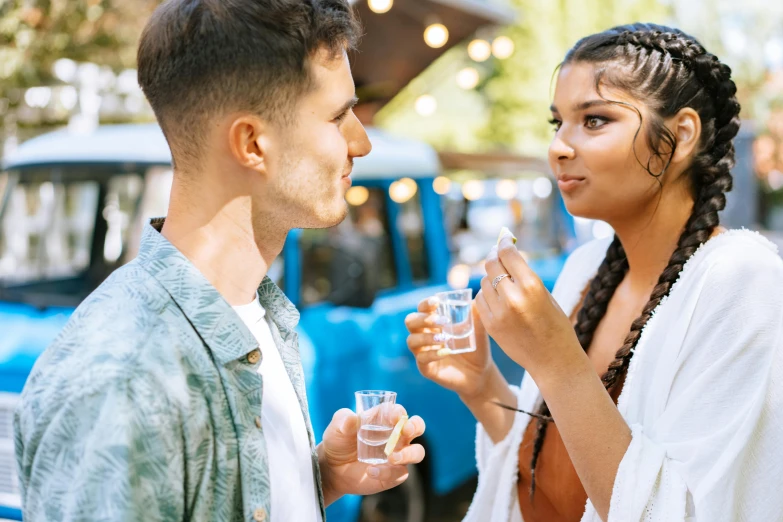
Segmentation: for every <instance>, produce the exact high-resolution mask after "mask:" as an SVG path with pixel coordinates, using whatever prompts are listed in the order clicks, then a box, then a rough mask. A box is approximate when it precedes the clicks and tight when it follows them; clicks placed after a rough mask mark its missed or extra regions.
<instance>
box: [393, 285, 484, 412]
mask: <svg viewBox="0 0 783 522" xmlns="http://www.w3.org/2000/svg"><path fill="white" fill-rule="evenodd" d="M436 308H437V301H436V300H435V299H425V300H424V301H422V302H421V303H419V308H418V312H414V313H412V314H410V315H408V317H407V318H405V326H406V327H407V328H408V331H409V332H410V335H409V336H408V348H409V349H410V351H411V352H412V353H413V355H414V356H415V357H416V364H417V366H418V368H419V372H421V374H422V375H423V376H424V377H426V378H427V379H429V380H431V381H433V382H436V383H437V384H439V385H441V386H443V387H444V388H447V389H449V390H452V391H455V392H457V393H458V394H459V395H460V397H461V398H462V399H463V400H470V399H472V398H474V397H476V396H477V395H478V394H479V393H480V392H481V391H482V390H483V388H484V386H485V384H486V383H487V379H488V378H489V376H490V375H492V370H493V369H494V367H495V365H494V363H493V361H492V357H491V355H490V349H489V337H488V336H487V332H486V330H485V329H484V326H483V325H482V324H481V321H480V320H479V317H478V314H477V312H476V306H475V304H474V305H473V307H472V312H473V328H474V332H475V338H476V351H475V352H467V353H462V354H459V355H438V350H440V349H442V348H444V346H445V345H444V343H445V341H444V340H443V338H442V337H440V336H439V334H442V329H441V325H440V324H438V322H437V320H438V317H439V316H438V315H437V314H436V313H435V310H436Z"/></svg>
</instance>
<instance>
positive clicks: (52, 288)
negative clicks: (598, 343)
mask: <svg viewBox="0 0 783 522" xmlns="http://www.w3.org/2000/svg"><path fill="white" fill-rule="evenodd" d="M369 134H370V138H371V140H372V142H373V145H374V148H373V152H372V154H371V155H370V156H368V157H366V158H361V159H357V160H356V163H355V170H354V186H353V187H352V188H351V189H350V191H349V192H348V194H347V196H346V199H347V201H348V203H349V207H350V215H349V217H348V219H346V221H345V222H344V223H342V224H341V225H339V226H337V227H335V228H333V229H328V230H294V231H292V232H291V233H290V234H289V237H288V239H287V242H286V244H285V247H284V250H283V253H282V255H281V256H280V258H279V259H278V260H277V262H276V263H275V265H273V266H272V267H271V269H270V276H271V277H272V278H273V279H274V280H275V281H276V282H277V283H278V284H279V286H280V287H281V288H283V290H284V291H285V292H286V294H287V295H288V296H289V297H290V299H291V300H292V301H293V302H294V303H295V304H296V305H297V307H298V308H299V309H300V310H301V312H302V313H301V322H300V326H299V334H300V337H299V339H300V349H301V352H302V361H303V365H304V371H305V375H306V379H307V394H308V399H309V401H310V413H311V416H312V421H313V427H314V429H315V432H316V434H318V435H319V436H320V434H321V433H322V432H323V430H324V429H325V427H326V425H327V424H328V422H329V420H330V419H331V416H332V414H333V413H334V412H335V411H337V410H338V409H340V408H342V407H353V392H354V391H355V390H360V389H389V390H394V391H396V392H398V401H399V402H400V403H401V404H404V405H405V406H406V407H407V408H408V410H409V411H410V412H411V413H412V414H417V415H421V416H422V417H423V418H424V419H425V420H426V422H427V433H426V435H425V437H424V440H423V441H422V442H423V444H424V445H425V447H426V450H427V458H426V460H425V461H424V463H423V464H422V465H420V466H418V467H416V468H415V469H412V470H411V476H410V479H409V480H408V481H407V482H406V483H405V484H404V485H403V486H401V487H400V488H397V489H395V490H392V491H389V492H387V493H383V494H380V495H375V496H372V497H363V498H360V497H346V498H344V499H342V500H340V501H339V502H337V503H335V504H334V505H333V506H331V507H330V508H329V509H328V516H329V519H330V520H332V521H338V522H339V521H345V522H348V521H359V520H363V521H373V520H389V521H393V520H399V521H409V522H421V521H423V520H426V519H427V509H428V504H430V503H431V502H432V500H433V499H436V498H437V497H439V496H442V495H444V494H447V493H449V492H451V491H453V490H454V489H455V488H456V487H457V486H459V485H461V484H463V483H464V482H465V481H467V480H469V479H471V478H472V477H474V476H475V474H476V468H475V460H474V448H473V445H474V433H475V424H474V420H473V418H472V417H471V415H470V413H469V411H468V410H467V409H466V408H465V407H464V406H463V405H462V403H461V402H460V401H459V399H458V398H457V396H456V395H455V394H453V393H451V392H448V391H446V390H444V389H443V388H440V387H439V386H437V385H435V384H433V383H431V382H429V381H427V380H425V379H423V378H422V377H421V376H420V375H419V373H418V371H417V369H416V364H415V360H414V358H413V357H412V356H411V354H410V353H409V351H408V349H407V346H406V337H407V332H406V330H405V326H404V318H405V316H406V315H407V314H408V313H410V312H412V311H414V310H415V308H416V305H417V303H418V302H419V301H420V300H421V299H424V298H426V297H428V296H431V295H432V294H434V293H435V292H438V291H441V290H444V289H446V288H448V283H447V281H448V280H449V269H450V268H451V267H452V255H451V251H450V248H449V245H450V242H449V241H450V237H449V236H450V234H449V231H448V230H447V228H448V227H447V226H446V225H445V223H444V221H445V220H444V208H445V207H446V205H447V202H446V201H445V200H446V199H447V198H443V197H442V196H440V195H439V194H437V193H436V192H435V190H434V188H433V182H434V180H435V179H436V177H438V176H440V175H441V169H440V164H439V161H438V156H437V154H436V152H435V151H434V150H433V149H432V148H431V147H429V146H427V145H426V144H423V143H420V142H417V141H412V140H407V139H400V138H395V137H391V136H389V135H386V134H384V133H383V132H381V131H378V130H374V129H369ZM172 175H173V174H172V171H171V157H170V152H169V148H168V146H167V144H166V141H165V139H164V137H163V134H162V133H161V131H160V128H159V127H158V126H157V125H155V124H142V125H112V126H101V127H99V128H98V129H97V130H95V131H94V132H92V133H90V134H86V135H84V134H72V133H70V132H69V131H68V130H61V131H56V132H52V133H49V134H45V135H42V136H39V137H37V138H34V139H32V140H29V141H27V142H25V143H23V144H22V145H21V146H20V147H19V148H18V149H17V150H16V151H15V152H14V153H13V154H12V155H10V156H9V157H7V158H5V161H4V165H3V170H2V172H1V173H0V227H1V228H0V518H10V519H16V520H21V502H20V497H19V482H18V478H17V475H16V469H15V468H16V466H15V461H14V451H13V426H12V419H13V411H14V408H15V407H16V404H17V403H18V397H19V394H20V393H21V391H22V389H23V387H24V384H25V380H26V378H27V376H28V374H29V372H30V370H31V368H32V366H33V364H34V363H35V360H36V358H37V357H38V356H39V355H40V354H41V352H42V351H43V350H44V349H45V348H46V347H47V346H48V345H49V343H50V342H51V341H52V340H53V339H54V337H55V336H56V335H57V334H58V332H59V331H60V330H61V328H62V327H63V326H64V325H65V323H66V322H67V321H68V318H69V316H70V315H71V314H72V313H73V311H74V309H75V308H76V306H77V305H78V304H79V302H81V301H82V300H83V299H84V298H85V297H86V296H87V295H88V294H89V293H90V292H91V291H93V290H94V289H95V288H96V287H97V285H99V284H100V283H101V282H102V281H103V280H104V279H105V278H106V277H107V276H108V275H109V274H110V273H111V271H112V270H114V269H116V268H117V267H119V266H121V265H122V264H123V263H125V262H127V261H128V260H130V259H132V258H133V257H134V256H135V254H136V248H137V245H138V239H139V235H140V232H141V229H142V227H143V225H144V223H145V222H146V221H147V220H148V219H149V218H150V217H152V216H159V215H164V214H165V212H166V207H167V204H168V191H169V188H170V186H171V179H172ZM556 196H557V195H556V194H553V195H552V197H556ZM552 208H556V209H558V210H557V211H556V213H557V215H561V214H562V215H565V212H564V210H563V209H562V205H560V206H557V205H555V206H553V207H552ZM558 219H560V218H558ZM563 219H566V218H563ZM497 228H498V229H499V228H500V226H499V225H498V227H497ZM563 258H564V252H557V253H554V254H551V255H548V257H543V258H541V259H531V265H532V266H533V268H534V269H535V268H537V267H538V268H540V274H541V275H542V278H543V279H544V281H545V283H547V285H548V286H550V287H551V286H552V284H553V283H554V279H555V278H556V277H557V273H558V272H559V267H560V266H561V265H562V261H563ZM478 283H479V279H478V277H476V276H473V277H472V278H471V279H470V280H469V281H468V284H469V285H470V286H472V287H473V288H474V289H476V290H477V289H478ZM493 351H494V352H495V353H494V355H495V357H496V360H497V361H498V363H499V365H500V367H501V369H502V371H503V372H504V374H505V375H506V377H507V378H508V379H509V380H511V381H512V382H515V381H516V382H518V381H519V380H520V379H521V376H522V373H523V370H522V369H521V368H519V367H517V366H516V365H514V364H513V363H512V362H511V361H510V360H509V359H508V358H506V357H505V356H504V355H503V354H502V352H500V350H498V349H497V347H496V346H494V345H493Z"/></svg>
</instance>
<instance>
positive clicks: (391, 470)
mask: <svg viewBox="0 0 783 522" xmlns="http://www.w3.org/2000/svg"><path fill="white" fill-rule="evenodd" d="M367 476H369V477H370V478H371V479H372V480H377V481H379V482H381V483H382V486H383V488H384V489H390V488H393V487H395V486H399V485H400V484H402V483H403V482H405V480H406V479H407V478H408V468H407V467H406V466H394V465H391V464H383V465H380V466H372V467H370V468H367Z"/></svg>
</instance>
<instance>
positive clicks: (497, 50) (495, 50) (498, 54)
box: [492, 36, 514, 60]
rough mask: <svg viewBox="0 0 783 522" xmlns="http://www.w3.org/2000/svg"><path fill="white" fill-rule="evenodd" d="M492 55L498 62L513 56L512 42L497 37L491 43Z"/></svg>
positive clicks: (502, 37)
mask: <svg viewBox="0 0 783 522" xmlns="http://www.w3.org/2000/svg"><path fill="white" fill-rule="evenodd" d="M492 54H494V55H495V58H497V59H499V60H505V59H506V58H508V57H510V56H511V55H512V54H514V41H513V40H512V39H511V38H509V37H508V36H498V37H497V38H495V41H494V42H492Z"/></svg>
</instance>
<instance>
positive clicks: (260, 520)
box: [253, 508, 266, 522]
mask: <svg viewBox="0 0 783 522" xmlns="http://www.w3.org/2000/svg"><path fill="white" fill-rule="evenodd" d="M253 520H255V521H256V522H264V521H265V520H266V509H264V508H258V509H256V510H255V511H253Z"/></svg>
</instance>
